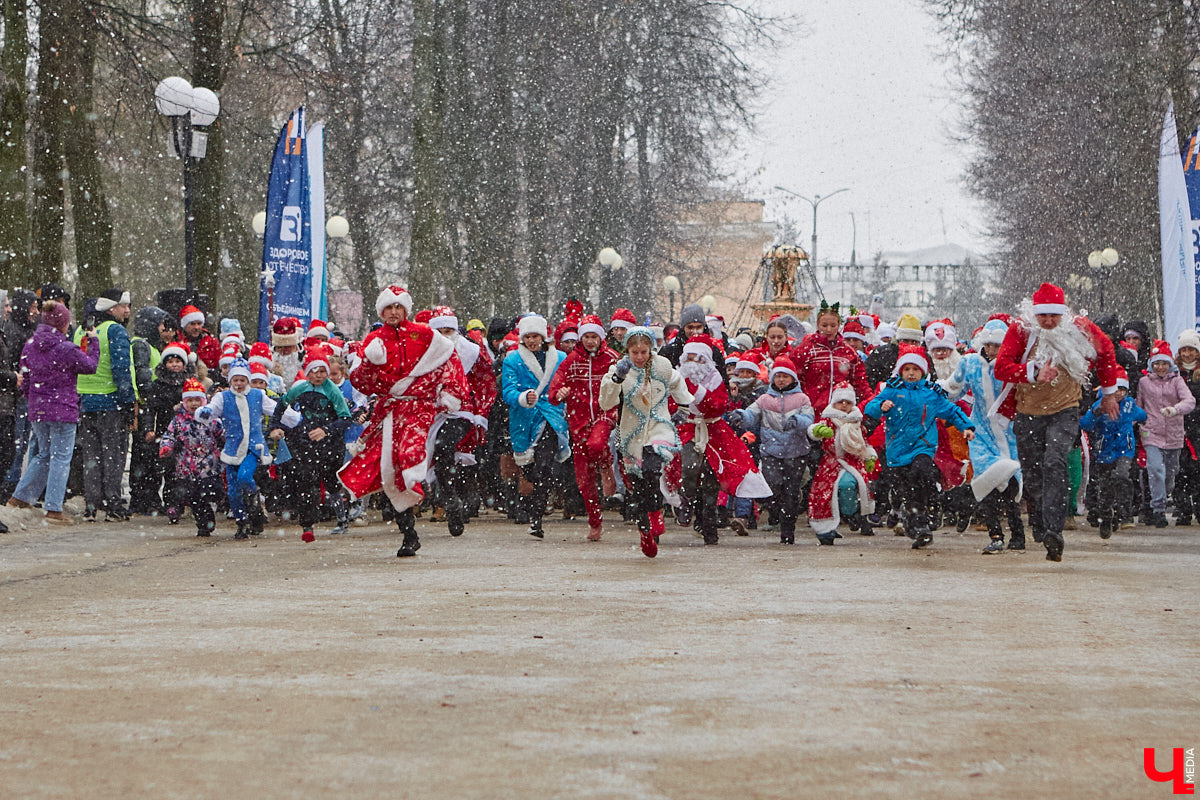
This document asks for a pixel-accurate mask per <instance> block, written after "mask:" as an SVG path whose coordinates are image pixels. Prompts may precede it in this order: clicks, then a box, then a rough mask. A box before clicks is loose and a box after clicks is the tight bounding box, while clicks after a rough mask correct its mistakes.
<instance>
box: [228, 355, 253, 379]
mask: <svg viewBox="0 0 1200 800" xmlns="http://www.w3.org/2000/svg"><path fill="white" fill-rule="evenodd" d="M234 375H241V376H242V377H243V378H245V379H246V380H250V364H249V363H248V362H247V361H246V359H244V358H235V359H234V360H233V363H232V364H230V365H229V380H230V381H232V380H233V376H234Z"/></svg>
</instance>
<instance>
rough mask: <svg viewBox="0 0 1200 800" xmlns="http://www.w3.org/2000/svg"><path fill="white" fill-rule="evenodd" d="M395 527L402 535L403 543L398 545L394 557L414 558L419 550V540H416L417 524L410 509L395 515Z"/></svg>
mask: <svg viewBox="0 0 1200 800" xmlns="http://www.w3.org/2000/svg"><path fill="white" fill-rule="evenodd" d="M396 527H398V528H399V529H400V531H401V533H403V534H404V541H403V542H402V543H401V544H400V549H399V550H397V551H396V557H397V558H408V557H409V556H415V555H416V554H417V551H418V550H420V549H421V540H420V539H418V538H417V523H416V518H415V515H414V514H413V510H412V509H411V508H409V509H405V510H404V511H402V512H400V513H399V514H397V515H396Z"/></svg>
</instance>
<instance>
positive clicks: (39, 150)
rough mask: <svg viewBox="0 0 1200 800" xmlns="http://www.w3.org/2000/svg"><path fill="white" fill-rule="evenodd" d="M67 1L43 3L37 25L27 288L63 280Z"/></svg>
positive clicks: (70, 22) (53, 0) (68, 22)
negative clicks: (30, 223) (31, 206)
mask: <svg viewBox="0 0 1200 800" xmlns="http://www.w3.org/2000/svg"><path fill="white" fill-rule="evenodd" d="M67 5H70V3H69V0H43V3H42V13H41V18H40V19H39V21H38V75H37V98H38V102H37V113H36V116H35V122H34V127H33V184H32V187H31V188H32V191H33V220H32V222H33V226H32V227H33V230H32V237H31V241H30V254H29V255H30V270H29V274H28V281H29V286H30V288H36V287H37V286H38V285H39V284H42V283H47V282H56V283H57V282H61V281H62V266H63V245H62V240H63V226H64V213H65V212H64V210H63V197H64V195H63V168H64V162H63V137H64V135H65V132H66V131H65V129H66V125H67V123H66V119H65V117H66V115H67V97H66V82H67V77H68V76H67V70H66V61H67V52H66V46H67V39H68V36H67V34H66V32H67V31H68V30H69V29H70V27H71V25H73V24H75V23H74V22H72V21H71V20H70V18H69V16H68V13H69V12H68V9H67V8H66V6H67Z"/></svg>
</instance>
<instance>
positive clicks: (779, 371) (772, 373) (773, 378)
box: [738, 362, 800, 381]
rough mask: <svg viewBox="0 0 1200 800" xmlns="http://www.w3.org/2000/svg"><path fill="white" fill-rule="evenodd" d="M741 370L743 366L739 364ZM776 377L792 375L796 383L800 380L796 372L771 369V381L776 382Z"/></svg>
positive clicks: (785, 368)
mask: <svg viewBox="0 0 1200 800" xmlns="http://www.w3.org/2000/svg"><path fill="white" fill-rule="evenodd" d="M746 363H753V362H746ZM741 368H742V366H741V364H739V365H738V369H741ZM755 371H757V368H755ZM776 375H791V376H792V380H795V381H798V380H800V376H799V375H797V374H796V371H795V370H791V369H788V368H787V367H771V373H770V375H769V377H770V379H771V380H772V381H774V380H775V376H776Z"/></svg>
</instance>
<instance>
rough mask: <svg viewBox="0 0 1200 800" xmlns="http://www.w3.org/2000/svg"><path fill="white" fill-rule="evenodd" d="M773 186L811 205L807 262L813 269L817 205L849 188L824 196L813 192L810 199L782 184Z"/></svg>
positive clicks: (815, 246)
mask: <svg viewBox="0 0 1200 800" xmlns="http://www.w3.org/2000/svg"><path fill="white" fill-rule="evenodd" d="M775 188H776V189H778V190H779V191H781V192H787V193H788V194H790V195H792V196H793V197H799V198H800V199H801V200H803V201H804V202H806V203H808V204H809V205H810V206H812V210H813V228H812V248H811V249H810V250H809V253H808V254H809V256H810V261H809V263H810V264H811V265H812V268H813V269H814V270H815V269H816V268H817V206H819V205H821V203H823V202H825V201H826V200H828V199H829V198H831V197H833V196H834V195H835V194H841V193H842V192H848V191H850V189H849V188H845V189H838V190H837V191H835V192H830V193H829V194H827V195H825V196H824V197H822V196H821V195H819V194H814V195H813V196H812V199H811V200H810V199H808V198H807V197H805V196H804V195H802V194H799V193H798V192H793V191H792V190H791V189H785V188H784V187H782V186H776V187H775Z"/></svg>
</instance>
